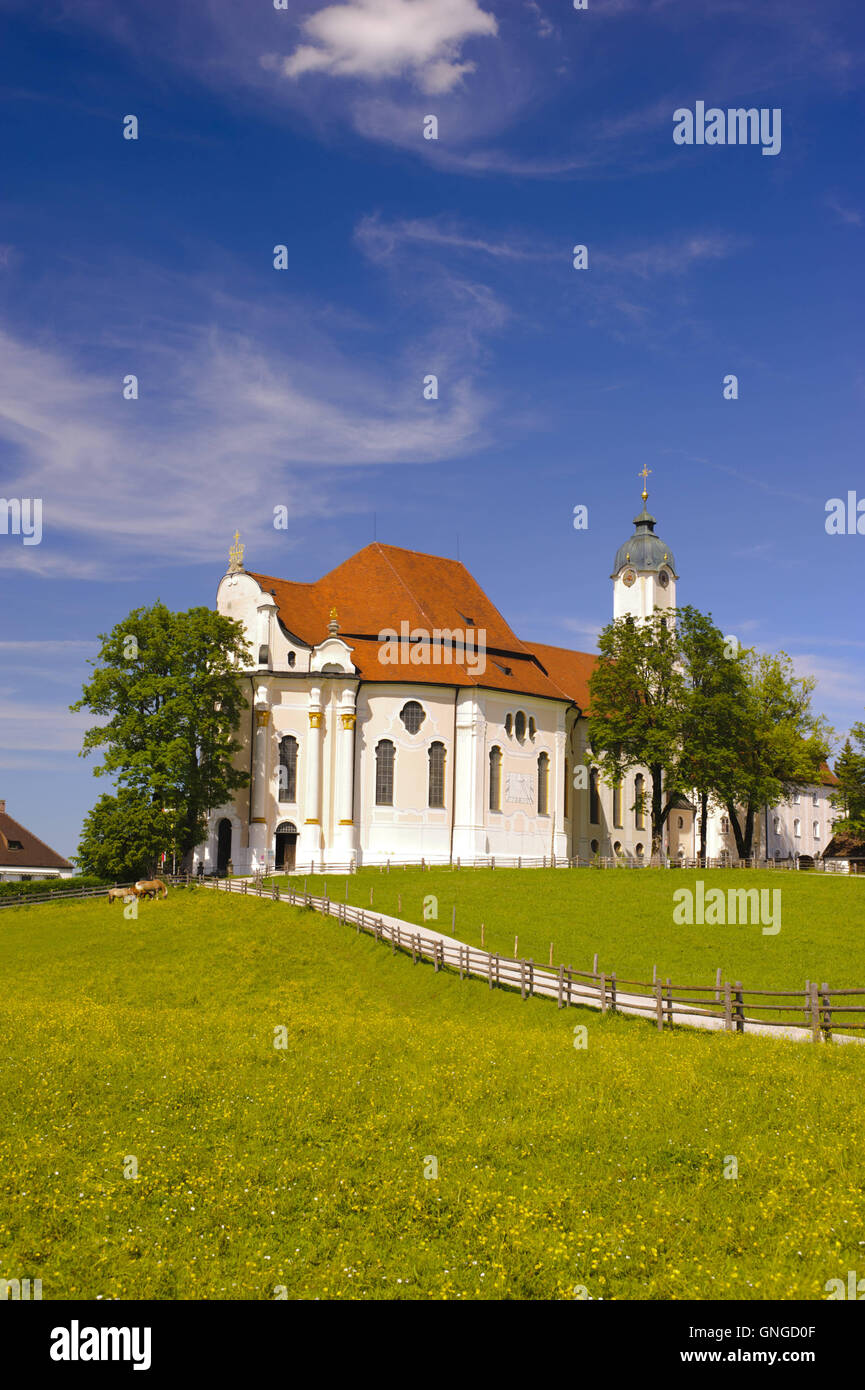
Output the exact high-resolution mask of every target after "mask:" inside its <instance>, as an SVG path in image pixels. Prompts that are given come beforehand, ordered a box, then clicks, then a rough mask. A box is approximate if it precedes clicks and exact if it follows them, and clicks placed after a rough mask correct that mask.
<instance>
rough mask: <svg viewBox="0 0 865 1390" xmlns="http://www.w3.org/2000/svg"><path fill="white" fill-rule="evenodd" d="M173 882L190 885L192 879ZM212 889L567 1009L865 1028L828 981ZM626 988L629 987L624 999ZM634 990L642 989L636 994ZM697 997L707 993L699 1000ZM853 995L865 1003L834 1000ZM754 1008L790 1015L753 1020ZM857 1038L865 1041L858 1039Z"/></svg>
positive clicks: (241, 888) (275, 889) (259, 887)
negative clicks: (617, 954) (561, 949)
mask: <svg viewBox="0 0 865 1390" xmlns="http://www.w3.org/2000/svg"><path fill="white" fill-rule="evenodd" d="M174 881H175V882H180V883H183V882H187V881H188V880H185V879H177V880H174ZM208 886H209V887H210V888H211V889H215V890H216V891H217V892H232V893H240V894H242V895H249V896H256V897H259V898H262V897H265V898H269V899H271V900H272V901H274V902H288V903H290V904H291V905H292V906H295V907H305V908H309V909H311V910H313V911H315V912H321V913H323V914H325V915H326V916H329V917H336V918H337V920H338V921H340V922H344V923H346V924H350V925H353V926H354V927H355V929H356V930H357V931H358V932H366V933H367V934H368V935H370V936H373V937H374V938H375V940H376V941H389V942H390V943H391V950H392V951H393V952H396V951H402V952H405V953H406V954H409V955H411V957H412V961H413V962H414V963H417V962H418V961H423V960H429V961H431V962H432V964H433V967H434V968H435V970H442V969H445V968H450V969H452V970H458V971H459V975H460V979H464V978H466V977H467V976H469V975H475V976H479V977H480V978H482V979H485V980H487V982H488V984H489V987H490V989H493V988H498V989H512V990H517V989H518V990H519V991H520V994H521V995H522V997H523V999H527V998H530V997H531V996H532V995H541V996H544V997H546V998H554V999H555V1000H556V1002H557V1005H558V1007H559V1008H560V1009H562V1008H568V1007H570V1006H572V1005H579V1004H586V1005H591V1006H594V1007H598V1008H600V1010H601V1013H602V1014H606V1013H607V1012H612V1011H616V1010H618V1011H619V1012H621V1013H627V1014H638V1015H639V1014H645V1015H646V1016H647V1017H649V1018H652V1019H653V1020H654V1021H655V1023H656V1024H657V1026H658V1028H659V1029H663V1028H664V1027H665V1026H670V1025H672V1024H674V1023H678V1022H681V1021H683V1020H686V1019H688V1018H693V1019H694V1020H695V1026H700V1023H701V1022H702V1026H704V1027H723V1028H724V1029H725V1030H726V1031H727V1032H728V1033H731V1032H737V1033H744V1032H747V1031H748V1028H749V1027H750V1028H751V1029H752V1030H753V1028H754V1026H755V1025H756V1026H758V1027H772V1028H790V1027H797V1028H799V1029H803V1030H805V1029H807V1030H808V1032H809V1033H810V1035H811V1038H812V1040H813V1041H814V1042H819V1041H820V1040H821V1038H822V1039H824V1040H825V1041H827V1042H831V1041H832V1039H833V1037H835V1036H836V1035H837V1034H838V1032H839V1030H840V1031H842V1032H843V1033H844V1034H846V1033H849V1032H851V1031H856V1032H861V1031H863V1030H865V989H830V988H829V986H828V984H827V983H825V982H823V983H822V984H820V985H819V986H818V985H817V984H816V983H814V982H812V981H808V982H806V985H805V989H804V991H803V990H779V989H771V990H765V989H763V990H761V989H745V987H744V986H743V984H742V982H741V980H737V981H735V983H732V982H730V981H726V982H724V983H721V982H719V981H716V983H715V984H714V985H673V983H672V981H671V980H669V979H668V980H666V981H663V982H662V981H661V980H653V981H651V982H649V981H647V980H628V979H622V978H620V977H618V976H617V975H616V973H615V971H612V972H610V973H607V972H606V971H598V970H591V971H587V970H574V969H573V968H572V967H571V966H570V965H567V966H566V965H560V966H559V967H558V969H550V968H549V967H546V966H539V965H536V964H535V962H534V960H532V959H531V958H530V959H528V960H526V959H523V958H519V959H515V958H512V957H509V956H502V955H500V954H498V953H493V952H490V951H484V950H482V949H479V948H478V947H476V946H467V945H464V944H462V943H460V942H453V943H451V942H448V941H443V940H442V939H441V938H440V937H438V936H435V937H429V936H427V937H425V936H424V935H423V932H422V931H421V930H420V928H418V927H415V926H414V925H413V924H412V923H409V922H401V921H399V920H397V919H394V918H392V919H391V920H390V921H385V919H384V918H383V917H381V916H378V915H376V914H375V913H374V912H369V911H367V910H366V909H364V908H359V907H352V906H350V905H349V904H348V903H346V902H341V901H334V900H332V899H331V898H329V897H314V896H313V894H312V893H307V892H301V891H298V890H297V889H295V888H294V887H293V886H292V885H291V884H289V886H288V889H287V891H285V892H282V891H281V890H280V887H279V885H278V884H276V883H274V884H273V885H272V886H271V887H270V889H268V890H265V888H264V885H263V882H262V880H261V878H259V879H257V880H256V881H255V882H254V883H250V882H248V881H247V880H245V879H239V880H238V879H234V880H232V879H222V880H220V879H216V880H210V881H209V883H208ZM622 986H628V987H629V991H628V992H627V993H626V994H625V995H624V997H623V996H622V993H621V990H622ZM633 990H636V991H637V993H636V994H634V993H632V992H631V991H633ZM694 995H699V996H700V997H699V998H694V997H693V996H694ZM853 998H858V999H860V1000H861V1001H862V1002H861V1003H856V1004H848V1003H842V1004H839V1003H836V1002H833V1001H835V1000H839V999H843V1000H847V999H853ZM777 999H784V1000H789V1003H784V1004H777V1003H768V1002H765V1003H760V1002H759V1001H760V1000H766V1001H768V1000H777ZM794 1001H797V1002H794ZM746 1011H747V1012H746ZM754 1013H757V1014H759V1015H763V1014H766V1013H773V1014H783V1015H786V1017H783V1018H765V1017H762V1016H761V1017H758V1018H754V1017H752V1015H753V1014H754ZM850 1015H856V1016H860V1018H861V1021H860V1022H854V1021H853V1018H851V1017H849V1016H850ZM710 1020H714V1022H710ZM850 1041H857V1042H859V1041H862V1040H861V1039H859V1038H856V1039H850Z"/></svg>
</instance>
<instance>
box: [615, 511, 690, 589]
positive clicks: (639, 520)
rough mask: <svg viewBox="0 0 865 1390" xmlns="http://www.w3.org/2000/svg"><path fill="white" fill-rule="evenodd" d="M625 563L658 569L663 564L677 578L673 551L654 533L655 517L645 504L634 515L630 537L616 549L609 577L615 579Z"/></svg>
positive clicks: (642, 568)
mask: <svg viewBox="0 0 865 1390" xmlns="http://www.w3.org/2000/svg"><path fill="white" fill-rule="evenodd" d="M627 565H632V566H633V567H634V569H635V570H660V569H661V567H662V566H663V567H664V568H665V569H668V570H670V571H671V572H672V574H673V576H674V578H676V579H677V578H678V575H677V574H676V562H675V560H674V559H673V552H672V550H671V549H670V547H669V546H668V545H667V542H666V541H662V540H661V537H660V536H656V535H655V518H654V517H653V516H650V514H649V513H648V512H647V511H646V508H645V505H644V506H643V510H642V511H641V512H640V515H639V516H635V517H634V534H633V535H632V536H631V539H630V540H629V541H625V543H624V545H620V546H619V548H618V550H617V551H616V558H615V561H614V562H613V573H612V575H611V576H610V577H611V578H612V579H615V577H616V575H617V574H618V573H619V571H620V570H623V569H624V568H625V567H626V566H627Z"/></svg>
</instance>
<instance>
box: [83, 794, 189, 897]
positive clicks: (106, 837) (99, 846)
mask: <svg viewBox="0 0 865 1390" xmlns="http://www.w3.org/2000/svg"><path fill="white" fill-rule="evenodd" d="M167 821H168V818H167V817H166V815H165V812H164V811H163V810H162V809H161V807H160V806H158V805H157V803H156V802H155V801H152V800H148V798H147V797H146V796H142V795H141V793H140V792H138V791H136V790H133V789H132V788H131V787H121V788H120V790H119V791H118V793H117V796H109V795H108V794H107V793H106V794H105V795H104V796H100V798H99V800H98V801H97V803H96V805H95V806H94V807H93V810H92V811H90V812H89V814H88V815H87V816H86V817H85V819H84V825H83V827H82V831H81V842H80V844H79V846H78V853H77V855H76V856H75V859H76V863H77V864H78V866H79V868H80V869H81V870H82V872H83V873H85V874H97V875H98V876H99V877H100V878H102V879H114V878H116V879H119V880H121V881H122V882H126V881H127V880H129V879H136V878H142V877H147V876H149V875H151V874H152V873H153V872H154V871H155V867H156V864H157V862H158V860H159V857H160V855H161V854H162V853H163V852H164V851H166V850H168V849H170V848H171V828H170V826H169V825H168V823H167Z"/></svg>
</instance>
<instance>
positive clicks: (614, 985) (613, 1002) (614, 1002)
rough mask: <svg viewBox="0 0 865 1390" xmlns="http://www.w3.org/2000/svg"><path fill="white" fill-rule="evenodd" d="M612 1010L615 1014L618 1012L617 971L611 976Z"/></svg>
mask: <svg viewBox="0 0 865 1390" xmlns="http://www.w3.org/2000/svg"><path fill="white" fill-rule="evenodd" d="M610 1008H611V1009H612V1010H613V1013H615V1011H616V972H615V970H614V971H613V973H612V975H611V976H610Z"/></svg>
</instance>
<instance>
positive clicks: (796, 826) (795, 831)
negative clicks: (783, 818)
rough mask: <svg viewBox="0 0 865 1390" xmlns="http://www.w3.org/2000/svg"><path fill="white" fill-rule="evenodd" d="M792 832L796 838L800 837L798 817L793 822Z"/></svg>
mask: <svg viewBox="0 0 865 1390" xmlns="http://www.w3.org/2000/svg"><path fill="white" fill-rule="evenodd" d="M793 834H794V835H795V836H796V839H797V840H799V839H801V837H802V822H801V821H800V820H799V819H798V818H797V819H796V820H794V822H793Z"/></svg>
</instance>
